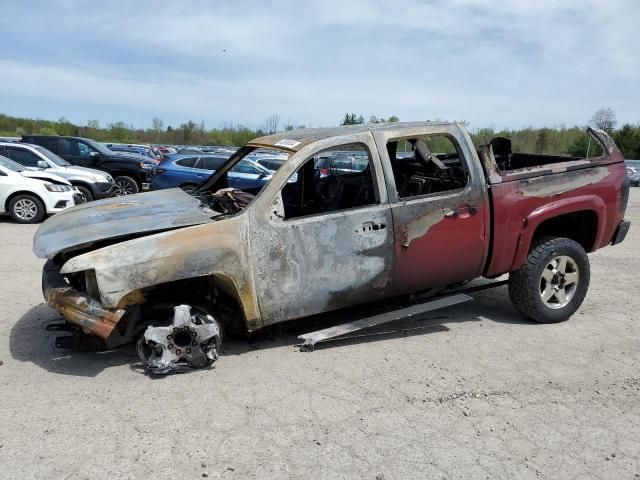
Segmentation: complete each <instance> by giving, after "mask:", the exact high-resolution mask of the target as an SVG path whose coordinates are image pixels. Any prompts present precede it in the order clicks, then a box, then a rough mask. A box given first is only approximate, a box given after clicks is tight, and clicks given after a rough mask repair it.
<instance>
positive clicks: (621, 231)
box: [611, 220, 631, 245]
mask: <svg viewBox="0 0 640 480" xmlns="http://www.w3.org/2000/svg"><path fill="white" fill-rule="evenodd" d="M630 226H631V222H629V221H627V220H623V221H622V222H620V223H619V224H618V227H617V228H616V231H615V233H614V234H613V240H611V245H617V244H618V243H621V242H622V241H623V240H624V239H625V237H626V236H627V233H628V232H629V227H630Z"/></svg>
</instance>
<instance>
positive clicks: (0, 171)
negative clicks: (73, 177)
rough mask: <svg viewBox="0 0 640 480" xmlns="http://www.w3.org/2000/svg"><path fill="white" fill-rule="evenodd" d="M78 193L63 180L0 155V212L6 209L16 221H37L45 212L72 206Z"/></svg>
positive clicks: (39, 220)
mask: <svg viewBox="0 0 640 480" xmlns="http://www.w3.org/2000/svg"><path fill="white" fill-rule="evenodd" d="M74 196H75V198H74ZM80 197H81V195H80V193H79V192H78V191H77V190H75V189H74V188H73V186H72V185H71V184H70V183H69V182H68V181H67V180H65V179H63V178H61V177H59V176H57V175H53V174H50V173H46V172H34V171H30V170H27V169H25V168H24V167H23V166H22V165H20V164H18V163H16V162H14V161H13V160H9V159H8V158H6V157H2V156H0V213H8V214H9V215H11V217H12V218H13V219H14V220H15V221H16V222H18V223H38V222H41V221H42V220H43V218H44V217H45V215H49V214H52V213H56V212H59V211H61V210H64V209H65V208H67V207H72V206H73V205H75V203H76V199H80Z"/></svg>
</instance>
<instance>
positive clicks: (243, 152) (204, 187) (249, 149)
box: [194, 145, 296, 197]
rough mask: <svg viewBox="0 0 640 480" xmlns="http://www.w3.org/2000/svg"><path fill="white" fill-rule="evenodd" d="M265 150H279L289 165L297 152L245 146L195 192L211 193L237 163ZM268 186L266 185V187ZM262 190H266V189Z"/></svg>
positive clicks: (276, 148) (277, 148)
mask: <svg viewBox="0 0 640 480" xmlns="http://www.w3.org/2000/svg"><path fill="white" fill-rule="evenodd" d="M264 148H269V149H270V150H278V151H281V152H284V153H286V154H287V155H288V157H287V159H286V160H285V161H284V163H287V162H288V161H289V160H290V159H291V157H293V155H295V153H296V152H291V150H288V149H285V148H279V147H271V146H270V147H263V146H254V145H245V146H244V147H241V148H239V149H238V150H237V151H236V152H235V153H234V154H233V155H231V156H230V157H229V159H228V160H227V161H226V163H225V164H224V165H222V166H221V167H220V168H219V169H218V170H216V171H215V172H213V173H212V174H211V175H210V176H209V178H207V179H206V180H205V181H204V182H202V183H201V184H200V186H199V187H198V188H196V189H195V190H194V192H196V193H203V192H207V191H210V190H211V187H213V186H214V185H215V184H216V183H217V182H218V180H220V179H221V178H222V176H223V175H226V174H227V172H229V171H230V170H231V169H232V168H233V167H234V166H235V165H236V163H238V162H239V161H240V160H242V159H244V158H245V157H246V156H247V155H250V154H251V153H252V152H255V151H256V150H261V149H264ZM284 163H283V165H284ZM273 176H275V173H274V174H273ZM267 185H268V184H267ZM267 185H265V187H266V186H267ZM262 190H264V187H263V189H262ZM262 190H261V191H260V194H259V195H256V197H258V196H260V195H261V194H262Z"/></svg>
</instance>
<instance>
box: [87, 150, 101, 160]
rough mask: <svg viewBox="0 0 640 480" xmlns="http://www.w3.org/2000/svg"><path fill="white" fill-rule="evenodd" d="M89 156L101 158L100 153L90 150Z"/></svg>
mask: <svg viewBox="0 0 640 480" xmlns="http://www.w3.org/2000/svg"><path fill="white" fill-rule="evenodd" d="M89 158H92V159H94V160H95V159H96V158H100V154H99V153H98V152H89Z"/></svg>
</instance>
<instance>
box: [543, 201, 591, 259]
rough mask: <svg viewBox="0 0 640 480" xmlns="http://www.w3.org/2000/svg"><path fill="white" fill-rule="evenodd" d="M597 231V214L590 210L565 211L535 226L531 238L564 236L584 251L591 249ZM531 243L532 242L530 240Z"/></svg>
mask: <svg viewBox="0 0 640 480" xmlns="http://www.w3.org/2000/svg"><path fill="white" fill-rule="evenodd" d="M597 232H598V216H597V214H596V212H594V211H592V210H583V211H580V212H573V213H567V214H565V215H560V216H558V217H553V218H550V219H548V220H545V221H544V222H542V223H541V224H540V225H538V228H536V231H535V233H534V234H533V238H536V237H540V236H554V237H564V238H570V239H571V240H575V241H576V242H578V243H579V244H580V245H582V248H584V249H585V251H586V252H590V251H592V250H593V247H594V243H595V240H596V234H597ZM531 243H532V244H533V242H531Z"/></svg>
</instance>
